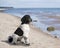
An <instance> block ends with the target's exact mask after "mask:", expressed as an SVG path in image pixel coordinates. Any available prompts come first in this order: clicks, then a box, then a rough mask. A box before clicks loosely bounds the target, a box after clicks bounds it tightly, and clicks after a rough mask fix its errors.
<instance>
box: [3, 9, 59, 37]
mask: <svg viewBox="0 0 60 48" xmlns="http://www.w3.org/2000/svg"><path fill="white" fill-rule="evenodd" d="M4 12H5V13H8V14H11V15H15V16H19V17H21V18H22V17H23V16H24V15H26V14H28V15H30V16H31V18H32V20H33V21H35V22H32V23H33V25H34V26H36V27H37V28H39V29H41V30H42V31H43V32H49V31H47V27H50V26H52V27H54V28H55V30H54V31H51V32H49V34H50V35H52V36H57V37H58V38H60V8H12V9H8V10H5V11H4Z"/></svg>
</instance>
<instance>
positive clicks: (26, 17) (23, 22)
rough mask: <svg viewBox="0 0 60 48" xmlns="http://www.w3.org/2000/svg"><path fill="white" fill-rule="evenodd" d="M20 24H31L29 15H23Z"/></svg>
mask: <svg viewBox="0 0 60 48" xmlns="http://www.w3.org/2000/svg"><path fill="white" fill-rule="evenodd" d="M21 22H22V24H29V23H30V22H32V19H31V17H30V15H24V16H23V17H22V19H21Z"/></svg>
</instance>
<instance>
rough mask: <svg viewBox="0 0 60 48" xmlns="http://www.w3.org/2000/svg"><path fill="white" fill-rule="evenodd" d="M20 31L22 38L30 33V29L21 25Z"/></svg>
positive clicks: (25, 25) (26, 25)
mask: <svg viewBox="0 0 60 48" xmlns="http://www.w3.org/2000/svg"><path fill="white" fill-rule="evenodd" d="M21 29H22V30H23V32H24V36H26V37H28V34H29V32H30V27H29V25H28V24H23V25H21Z"/></svg>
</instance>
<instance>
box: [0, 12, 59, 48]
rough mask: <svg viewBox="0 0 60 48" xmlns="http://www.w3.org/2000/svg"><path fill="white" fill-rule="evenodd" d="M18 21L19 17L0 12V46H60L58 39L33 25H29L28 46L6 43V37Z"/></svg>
mask: <svg viewBox="0 0 60 48" xmlns="http://www.w3.org/2000/svg"><path fill="white" fill-rule="evenodd" d="M20 23H21V21H20V18H19V17H16V16H13V15H9V14H6V13H0V48H60V39H58V38H54V37H52V36H51V35H49V34H47V33H44V32H42V31H41V30H40V29H37V28H36V27H35V26H33V25H30V28H31V32H30V34H29V39H30V44H31V45H30V46H24V45H22V44H20V45H11V44H9V43H7V42H6V40H7V37H8V36H9V35H11V34H12V33H13V32H14V31H15V30H16V28H17V27H18V26H19V25H20Z"/></svg>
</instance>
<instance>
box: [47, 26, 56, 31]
mask: <svg viewBox="0 0 60 48" xmlns="http://www.w3.org/2000/svg"><path fill="white" fill-rule="evenodd" d="M54 30H55V28H54V27H52V26H50V27H47V31H54Z"/></svg>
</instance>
